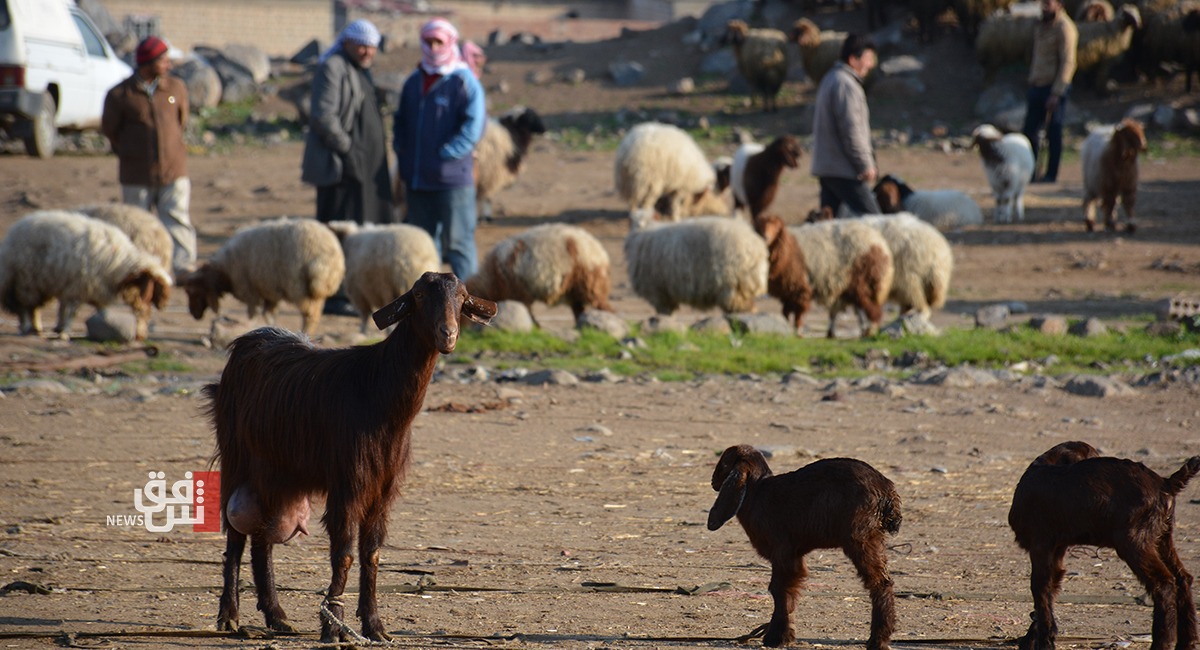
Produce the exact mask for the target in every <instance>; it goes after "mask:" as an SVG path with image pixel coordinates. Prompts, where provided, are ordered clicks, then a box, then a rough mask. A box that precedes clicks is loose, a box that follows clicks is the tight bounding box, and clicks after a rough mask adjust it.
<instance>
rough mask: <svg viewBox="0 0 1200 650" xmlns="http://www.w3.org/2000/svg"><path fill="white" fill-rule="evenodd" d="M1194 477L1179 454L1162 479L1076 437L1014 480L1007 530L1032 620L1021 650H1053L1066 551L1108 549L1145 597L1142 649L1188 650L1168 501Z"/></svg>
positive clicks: (1191, 614) (1189, 612)
mask: <svg viewBox="0 0 1200 650" xmlns="http://www.w3.org/2000/svg"><path fill="white" fill-rule="evenodd" d="M1197 472H1200V456H1193V457H1191V458H1189V459H1188V460H1187V461H1186V462H1185V463H1184V464H1183V466H1182V467H1180V468H1179V470H1178V471H1176V472H1175V473H1174V474H1172V475H1171V476H1170V477H1169V478H1163V477H1162V476H1159V475H1158V473H1156V472H1155V471H1154V470H1151V469H1150V468H1148V467H1146V466H1145V465H1143V464H1141V463H1138V462H1134V461H1131V460H1126V459H1123V458H1113V457H1102V456H1100V453H1099V452H1098V451H1096V449H1095V447H1092V446H1091V445H1089V444H1087V443H1085V442H1079V441H1073V442H1066V443H1062V444H1059V445H1056V446H1055V447H1052V448H1051V449H1050V450H1048V451H1047V452H1046V453H1044V454H1042V455H1041V456H1039V457H1038V458H1036V459H1035V460H1034V461H1033V462H1032V463H1031V464H1030V465H1029V467H1028V468H1027V469H1026V470H1025V473H1024V474H1023V475H1022V476H1021V480H1020V481H1019V482H1018V483H1017V487H1016V490H1015V491H1014V492H1013V500H1012V507H1011V508H1010V509H1009V511H1008V525H1009V527H1011V528H1012V530H1013V533H1015V535H1016V540H1017V544H1018V545H1020V547H1021V548H1022V549H1024V550H1025V551H1026V552H1028V553H1029V563H1030V565H1031V569H1032V570H1031V575H1030V579H1029V583H1030V590H1031V591H1032V593H1033V607H1034V609H1033V613H1031V614H1030V618H1032V619H1033V622H1032V623H1030V625H1029V630H1028V632H1026V634H1025V636H1023V637H1022V638H1021V639H1020V648H1021V650H1053V648H1054V642H1055V637H1056V636H1057V633H1058V626H1057V624H1056V623H1055V620H1054V598H1055V596H1056V595H1057V594H1058V592H1059V589H1060V588H1061V586H1062V580H1063V576H1064V575H1065V574H1066V570H1065V568H1064V566H1063V556H1064V555H1065V554H1066V552H1067V549H1068V548H1070V547H1071V546H1075V545H1081V544H1086V545H1088V546H1100V547H1105V548H1112V549H1115V550H1116V551H1117V555H1118V557H1120V558H1121V559H1122V560H1124V561H1125V563H1126V564H1128V565H1129V568H1130V569H1131V570H1132V571H1133V573H1134V575H1136V576H1137V578H1138V580H1139V581H1141V583H1142V584H1143V585H1144V586H1145V587H1146V591H1148V592H1149V594H1150V597H1151V599H1153V601H1154V623H1153V628H1152V641H1151V643H1150V648H1151V650H1168V649H1169V648H1171V647H1172V646H1173V647H1174V648H1176V650H1187V649H1189V648H1192V647H1194V646H1195V645H1196V608H1195V605H1194V604H1193V602H1192V576H1191V574H1189V573H1188V572H1187V569H1185V568H1184V566H1183V563H1182V562H1180V560H1179V555H1178V553H1176V551H1175V541H1174V530H1173V529H1174V521H1175V512H1174V511H1175V496H1176V495H1178V494H1179V493H1180V492H1181V491H1183V488H1184V487H1185V486H1186V485H1187V483H1188V481H1189V480H1191V479H1192V477H1194V476H1195V475H1196V473H1197Z"/></svg>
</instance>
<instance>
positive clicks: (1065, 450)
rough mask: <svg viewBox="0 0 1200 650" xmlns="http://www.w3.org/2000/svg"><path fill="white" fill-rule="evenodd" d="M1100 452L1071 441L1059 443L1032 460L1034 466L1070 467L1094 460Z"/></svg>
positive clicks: (1087, 445)
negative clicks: (1082, 461)
mask: <svg viewBox="0 0 1200 650" xmlns="http://www.w3.org/2000/svg"><path fill="white" fill-rule="evenodd" d="M1099 455H1100V452H1099V451H1097V450H1096V448H1095V447H1093V446H1091V445H1089V444H1088V443H1086V442H1082V441H1079V440H1072V441H1070V442H1060V443H1058V444H1057V445H1054V446H1053V447H1051V448H1049V449H1047V450H1046V453H1044V454H1042V455H1041V456H1038V457H1037V458H1035V459H1033V464H1034V465H1071V464H1073V463H1078V462H1079V461H1081V460H1087V459H1088V458H1096V457H1097V456H1099Z"/></svg>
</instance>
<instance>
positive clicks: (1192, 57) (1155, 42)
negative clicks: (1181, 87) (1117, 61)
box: [1129, 2, 1200, 93]
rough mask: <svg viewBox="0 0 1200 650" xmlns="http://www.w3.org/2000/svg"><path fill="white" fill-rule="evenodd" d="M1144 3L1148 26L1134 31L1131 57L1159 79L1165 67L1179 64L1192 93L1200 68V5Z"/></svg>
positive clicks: (1137, 66) (1187, 88) (1139, 67)
mask: <svg viewBox="0 0 1200 650" xmlns="http://www.w3.org/2000/svg"><path fill="white" fill-rule="evenodd" d="M1149 4H1150V3H1145V4H1142V11H1143V12H1144V13H1145V16H1144V18H1145V27H1144V28H1143V29H1142V30H1141V31H1139V32H1136V33H1135V34H1134V37H1133V42H1132V44H1131V45H1130V48H1129V57H1130V58H1131V59H1132V60H1133V62H1134V65H1135V66H1136V68H1137V69H1138V70H1139V71H1141V72H1143V73H1145V74H1146V75H1148V76H1150V77H1151V78H1157V77H1159V76H1161V75H1162V74H1163V73H1164V69H1165V68H1168V67H1174V65H1176V64H1177V65H1179V66H1181V67H1182V68H1183V71H1184V80H1185V82H1184V84H1185V91H1186V92H1189V93H1190V92H1192V73H1194V72H1197V71H1198V70H1200V4H1197V3H1196V2H1180V3H1178V4H1175V3H1172V5H1171V6H1168V7H1151V6H1149Z"/></svg>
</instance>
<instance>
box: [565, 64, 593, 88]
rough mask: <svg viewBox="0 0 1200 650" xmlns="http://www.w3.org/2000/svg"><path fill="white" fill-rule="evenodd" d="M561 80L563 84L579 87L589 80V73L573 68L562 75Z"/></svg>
mask: <svg viewBox="0 0 1200 650" xmlns="http://www.w3.org/2000/svg"><path fill="white" fill-rule="evenodd" d="M559 79H561V80H562V82H563V83H566V84H571V85H572V86H578V85H579V84H581V83H583V82H584V81H586V80H587V72H584V70H583V68H571V69H570V70H567V71H566V72H564V73H562V75H561V76H560V77H559Z"/></svg>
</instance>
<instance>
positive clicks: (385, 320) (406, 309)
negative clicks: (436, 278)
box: [371, 292, 412, 330]
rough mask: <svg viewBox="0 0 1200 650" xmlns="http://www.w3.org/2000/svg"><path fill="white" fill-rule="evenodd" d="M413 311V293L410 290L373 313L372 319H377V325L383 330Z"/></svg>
mask: <svg viewBox="0 0 1200 650" xmlns="http://www.w3.org/2000/svg"><path fill="white" fill-rule="evenodd" d="M411 311H412V295H411V292H410V293H406V294H404V295H403V296H400V297H399V298H396V299H395V300H393V301H391V302H390V303H388V304H387V305H384V306H383V307H380V308H379V310H378V311H376V312H375V313H374V314H371V320H374V321H375V327H378V328H379V329H381V330H383V329H387V328H389V327H391V326H392V325H395V324H396V323H399V322H400V321H401V320H403V319H404V317H405V316H408V314H409V313H410V312H411Z"/></svg>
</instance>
